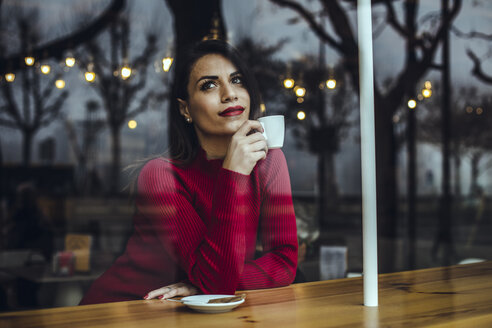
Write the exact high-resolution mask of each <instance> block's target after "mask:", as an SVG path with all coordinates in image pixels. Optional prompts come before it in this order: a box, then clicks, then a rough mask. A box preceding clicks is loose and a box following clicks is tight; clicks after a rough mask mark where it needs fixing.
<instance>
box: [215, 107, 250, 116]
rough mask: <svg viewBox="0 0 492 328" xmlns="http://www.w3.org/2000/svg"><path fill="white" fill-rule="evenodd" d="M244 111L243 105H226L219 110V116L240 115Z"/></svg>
mask: <svg viewBox="0 0 492 328" xmlns="http://www.w3.org/2000/svg"><path fill="white" fill-rule="evenodd" d="M243 112H244V107H242V106H234V107H228V108H226V109H225V110H224V111H222V112H220V113H219V115H220V116H236V115H241V114H242V113H243Z"/></svg>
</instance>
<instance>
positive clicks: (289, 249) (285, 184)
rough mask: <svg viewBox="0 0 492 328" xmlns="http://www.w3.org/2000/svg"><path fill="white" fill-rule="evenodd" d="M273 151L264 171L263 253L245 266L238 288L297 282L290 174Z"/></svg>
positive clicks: (277, 152)
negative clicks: (295, 280)
mask: <svg viewBox="0 0 492 328" xmlns="http://www.w3.org/2000/svg"><path fill="white" fill-rule="evenodd" d="M271 152H272V154H271V155H272V156H271V157H270V158H269V159H268V163H264V164H263V167H262V168H261V169H260V174H261V176H260V178H261V179H262V180H264V181H265V186H264V191H263V201H262V205H261V214H260V215H261V217H260V225H261V226H260V229H261V233H260V238H261V243H262V246H263V253H262V256H261V257H259V258H258V259H256V260H254V261H247V262H246V263H245V266H244V270H243V273H242V275H241V278H240V281H239V286H238V289H259V288H273V287H281V286H286V285H289V284H291V283H292V282H293V281H294V279H295V274H296V269H297V249H298V242H297V226H296V218H295V214H294V206H293V203H292V192H291V186H290V178H289V172H288V169H287V163H286V160H285V156H284V154H283V153H282V151H281V150H273V151H271Z"/></svg>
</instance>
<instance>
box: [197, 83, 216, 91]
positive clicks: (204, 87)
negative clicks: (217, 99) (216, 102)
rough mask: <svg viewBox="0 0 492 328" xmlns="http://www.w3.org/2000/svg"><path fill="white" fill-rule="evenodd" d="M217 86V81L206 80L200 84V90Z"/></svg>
mask: <svg viewBox="0 0 492 328" xmlns="http://www.w3.org/2000/svg"><path fill="white" fill-rule="evenodd" d="M214 86H215V83H214V82H213V81H206V82H205V83H203V84H202V85H201V86H200V90H209V89H212V88H213V87H214Z"/></svg>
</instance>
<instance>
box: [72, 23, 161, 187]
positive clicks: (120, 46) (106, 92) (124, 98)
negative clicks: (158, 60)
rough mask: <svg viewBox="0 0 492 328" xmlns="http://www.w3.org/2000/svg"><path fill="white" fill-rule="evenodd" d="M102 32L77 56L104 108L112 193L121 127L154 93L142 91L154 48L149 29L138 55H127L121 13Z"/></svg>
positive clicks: (127, 31) (127, 26) (127, 25)
mask: <svg viewBox="0 0 492 328" xmlns="http://www.w3.org/2000/svg"><path fill="white" fill-rule="evenodd" d="M105 34H106V33H105ZM105 34H103V37H102V38H99V39H97V40H92V41H90V42H89V43H88V44H87V45H86V47H85V48H84V50H81V51H80V53H79V55H78V57H79V58H80V59H79V60H80V62H81V63H82V67H84V68H85V69H87V70H88V71H92V72H94V73H95V76H96V78H95V80H94V82H93V83H91V86H93V87H94V89H95V90H96V92H97V93H98V94H99V97H100V98H101V100H102V104H103V108H104V110H105V111H106V122H107V124H108V127H109V130H110V134H111V155H112V161H111V166H110V191H111V192H112V193H116V192H117V191H118V189H119V179H120V165H121V135H120V134H121V128H122V127H123V126H124V124H125V123H126V122H127V120H128V119H130V118H133V117H135V116H137V115H138V114H140V113H142V112H143V111H145V110H146V109H147V106H148V104H149V102H150V101H151V100H152V99H153V97H154V93H153V91H145V86H146V81H147V69H148V67H149V63H151V62H152V57H153V55H154V54H155V52H156V50H157V49H156V36H155V35H153V34H151V33H149V34H148V35H147V39H146V45H145V47H143V48H142V51H141V52H140V55H138V56H136V57H131V56H130V49H131V46H130V23H129V21H128V17H126V16H125V15H124V14H121V15H119V16H117V18H116V19H114V20H113V21H112V22H111V24H110V26H109V30H108V32H107V34H108V35H105ZM104 37H107V38H104ZM106 41H108V42H109V44H107V43H106Z"/></svg>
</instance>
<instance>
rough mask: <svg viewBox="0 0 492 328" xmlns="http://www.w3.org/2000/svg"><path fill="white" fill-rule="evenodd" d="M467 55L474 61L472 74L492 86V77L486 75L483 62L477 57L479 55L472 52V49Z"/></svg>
mask: <svg viewBox="0 0 492 328" xmlns="http://www.w3.org/2000/svg"><path fill="white" fill-rule="evenodd" d="M466 54H467V55H468V57H470V59H471V60H472V61H473V69H472V74H473V75H475V76H476V77H477V78H478V79H479V80H480V81H482V82H485V83H487V84H492V76H490V75H487V74H485V72H484V71H483V69H482V62H481V61H480V59H479V58H478V57H477V55H475V53H473V51H471V50H470V49H468V50H467V51H466Z"/></svg>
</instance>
